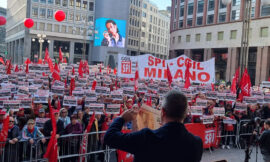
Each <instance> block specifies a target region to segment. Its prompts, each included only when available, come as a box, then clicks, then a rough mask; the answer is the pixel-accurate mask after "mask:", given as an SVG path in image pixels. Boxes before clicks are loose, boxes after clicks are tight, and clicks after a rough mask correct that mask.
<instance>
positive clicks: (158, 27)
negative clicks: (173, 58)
mask: <svg viewBox="0 0 270 162" xmlns="http://www.w3.org/2000/svg"><path fill="white" fill-rule="evenodd" d="M168 15H169V14H168V11H159V9H158V7H157V6H156V5H155V4H154V3H152V2H151V1H149V0H131V1H130V11H129V30H128V35H129V40H128V55H132V56H136V55H142V54H153V55H154V56H156V57H159V58H162V59H166V58H167V57H168V54H169V41H170V39H169V30H170V29H169V28H170V18H169V16H168Z"/></svg>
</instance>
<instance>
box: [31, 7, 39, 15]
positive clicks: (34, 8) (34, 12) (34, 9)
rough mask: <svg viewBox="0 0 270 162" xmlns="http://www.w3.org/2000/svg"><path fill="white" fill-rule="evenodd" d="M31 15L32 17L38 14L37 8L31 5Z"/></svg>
mask: <svg viewBox="0 0 270 162" xmlns="http://www.w3.org/2000/svg"><path fill="white" fill-rule="evenodd" d="M32 16H33V17H37V16H38V8H36V7H33V8H32Z"/></svg>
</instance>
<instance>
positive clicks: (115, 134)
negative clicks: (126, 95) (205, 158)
mask: <svg viewBox="0 0 270 162" xmlns="http://www.w3.org/2000/svg"><path fill="white" fill-rule="evenodd" d="M187 106H188V104H187V98H186V97H185V96H184V95H183V94H182V93H181V92H179V91H176V90H173V91H170V92H169V93H168V94H167V95H166V96H165V100H164V101H163V105H162V109H161V120H162V125H163V126H162V127H161V128H159V129H157V130H150V129H148V128H145V129H142V130H141V131H138V132H133V133H128V134H123V133H121V130H122V127H123V125H124V124H125V123H127V122H130V121H132V120H134V119H135V118H136V115H137V113H138V109H137V108H135V107H133V108H132V109H129V110H127V111H126V112H124V113H123V114H122V115H121V116H120V117H119V118H116V119H115V120H114V122H113V123H112V124H111V126H110V128H109V129H108V131H107V133H106V134H105V137H104V142H105V144H107V145H109V146H110V147H114V148H117V149H120V150H123V151H126V152H129V153H132V154H134V155H135V160H134V161H135V162H199V161H200V160H201V157H202V151H203V143H202V140H201V139H200V138H199V137H196V136H194V135H192V134H191V133H189V132H188V131H187V130H186V128H185V126H184V124H183V121H184V119H185V116H186V114H187Z"/></svg>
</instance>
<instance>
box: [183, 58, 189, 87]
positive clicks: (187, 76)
mask: <svg viewBox="0 0 270 162" xmlns="http://www.w3.org/2000/svg"><path fill="white" fill-rule="evenodd" d="M189 69H190V65H189V62H188V65H187V67H186V71H185V87H184V88H186V89H188V88H189V86H190V72H189Z"/></svg>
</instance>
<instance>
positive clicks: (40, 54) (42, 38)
mask: <svg viewBox="0 0 270 162" xmlns="http://www.w3.org/2000/svg"><path fill="white" fill-rule="evenodd" d="M37 37H38V42H39V59H42V45H43V43H44V39H45V38H46V35H45V34H37ZM48 43H49V42H48Z"/></svg>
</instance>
